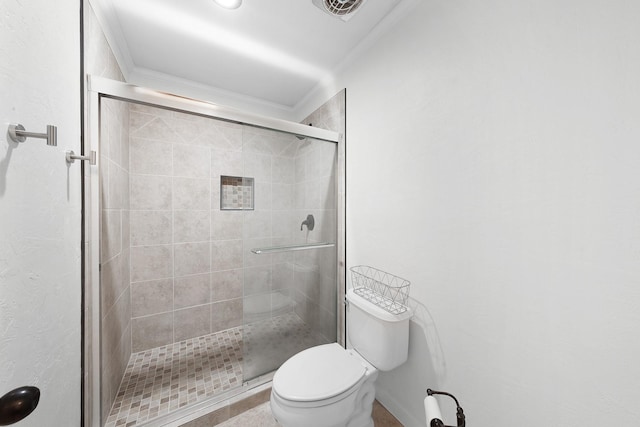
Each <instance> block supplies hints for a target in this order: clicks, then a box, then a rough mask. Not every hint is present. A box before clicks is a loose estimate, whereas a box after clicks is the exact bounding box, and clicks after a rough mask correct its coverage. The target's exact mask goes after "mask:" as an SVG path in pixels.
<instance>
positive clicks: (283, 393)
mask: <svg viewBox="0 0 640 427" xmlns="http://www.w3.org/2000/svg"><path fill="white" fill-rule="evenodd" d="M365 373H366V368H365V367H364V365H363V364H362V363H360V361H359V360H358V359H357V358H356V357H354V356H352V355H350V354H349V353H348V352H347V351H346V350H345V349H344V348H343V347H342V346H340V345H339V344H337V343H333V344H325V345H319V346H316V347H312V348H309V349H307V350H304V351H301V352H300V353H298V354H296V355H295V356H293V357H291V358H290V359H289V360H287V361H286V362H284V363H283V364H282V366H281V367H280V369H278V371H277V372H276V374H275V375H274V377H273V389H274V391H275V392H276V393H277V394H278V395H279V396H280V397H282V398H284V399H287V400H292V401H297V402H311V401H317V400H324V399H329V398H332V397H334V396H337V395H339V394H341V393H343V392H345V391H347V390H348V389H350V388H351V387H353V386H354V385H356V384H357V383H358V381H360V379H361V378H362V377H364V375H365Z"/></svg>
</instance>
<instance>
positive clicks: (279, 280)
mask: <svg viewBox="0 0 640 427" xmlns="http://www.w3.org/2000/svg"><path fill="white" fill-rule="evenodd" d="M292 287H293V264H292V263H279V264H274V265H273V279H272V282H271V289H273V290H277V289H291V288H292Z"/></svg>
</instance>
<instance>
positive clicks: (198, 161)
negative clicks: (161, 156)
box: [173, 145, 211, 179]
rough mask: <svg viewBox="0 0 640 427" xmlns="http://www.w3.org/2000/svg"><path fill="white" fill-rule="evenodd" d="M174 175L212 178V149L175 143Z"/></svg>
mask: <svg viewBox="0 0 640 427" xmlns="http://www.w3.org/2000/svg"><path fill="white" fill-rule="evenodd" d="M173 175H174V176H180V177H189V178H205V179H210V178H211V149H210V148H209V147H200V146H194V145H174V146H173Z"/></svg>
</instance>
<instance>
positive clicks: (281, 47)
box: [91, 0, 403, 111]
mask: <svg viewBox="0 0 640 427" xmlns="http://www.w3.org/2000/svg"><path fill="white" fill-rule="evenodd" d="M402 2H403V0H366V1H365V2H364V4H362V5H361V7H360V8H359V10H358V11H356V12H355V13H354V14H353V16H352V17H351V19H350V20H349V21H348V22H343V21H342V20H340V19H337V18H335V17H333V16H331V15H328V14H327V13H325V12H323V11H321V10H320V9H318V8H317V7H316V6H315V5H314V4H313V3H312V0H244V1H243V4H242V6H241V7H240V8H239V9H236V10H225V9H223V8H221V7H220V6H218V5H216V4H215V3H214V2H213V0H182V1H179V0H91V4H92V6H93V8H94V10H95V12H96V15H97V16H98V19H99V21H100V23H101V25H102V27H103V29H104V31H105V34H106V36H107V39H108V40H109V43H110V45H111V47H112V49H113V51H114V54H115V55H116V58H117V60H118V62H119V64H120V67H121V68H122V71H123V73H124V75H125V77H126V79H127V81H129V82H131V83H134V84H141V85H146V86H151V87H155V88H158V89H166V88H171V89H172V90H173V91H175V92H176V93H179V94H181V93H182V94H186V95H189V96H193V92H194V90H200V91H202V93H206V94H207V95H208V97H209V98H211V97H212V96H213V97H215V96H216V95H218V97H219V98H220V97H221V98H222V99H225V100H228V99H231V98H237V99H243V100H244V101H245V102H254V103H258V104H264V105H269V106H271V107H273V108H278V109H281V110H283V111H287V110H288V111H293V110H294V109H295V107H296V105H297V104H299V103H300V102H301V101H302V100H303V99H304V98H305V96H306V95H308V94H309V93H310V92H311V91H312V89H314V87H316V86H317V85H318V84H319V83H320V82H321V81H323V80H324V79H328V78H330V76H331V74H332V71H333V70H335V69H336V67H338V66H339V64H340V63H341V62H342V61H343V60H344V59H345V58H347V57H348V56H349V54H350V52H352V51H353V50H354V49H355V48H356V47H357V46H358V45H359V44H360V43H361V42H363V41H364V40H365V39H366V38H367V36H368V35H369V34H371V32H372V30H373V29H374V28H376V26H378V25H379V24H380V23H381V22H382V21H383V20H384V18H385V17H387V16H388V15H389V14H390V13H391V12H392V11H393V9H394V8H396V6H398V5H399V4H400V3H402ZM204 97H207V96H204Z"/></svg>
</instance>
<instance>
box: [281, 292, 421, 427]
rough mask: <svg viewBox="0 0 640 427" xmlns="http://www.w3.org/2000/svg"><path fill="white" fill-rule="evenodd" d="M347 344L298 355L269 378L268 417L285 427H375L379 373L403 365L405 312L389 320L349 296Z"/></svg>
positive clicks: (355, 296)
mask: <svg viewBox="0 0 640 427" xmlns="http://www.w3.org/2000/svg"><path fill="white" fill-rule="evenodd" d="M346 300H347V341H348V343H349V344H350V347H352V348H349V349H345V348H343V347H342V346H341V345H340V344H338V343H332V344H324V345H319V346H316V347H312V348H309V349H307V350H304V351H301V352H300V353H298V354H296V355H294V356H292V357H291V358H290V359H289V360H287V361H286V362H284V363H283V364H282V366H281V367H280V369H278V370H277V371H276V373H275V375H274V377H273V383H272V388H271V411H272V413H273V416H274V417H275V418H276V420H278V422H279V423H280V424H281V425H282V426H283V427H302V426H304V427H373V419H372V418H371V410H372V405H373V400H374V399H375V381H376V378H377V377H378V371H390V370H392V369H394V368H396V367H398V366H400V365H402V364H403V363H404V362H405V361H406V360H407V354H408V349H409V319H410V318H411V316H412V314H413V313H412V312H411V310H410V309H409V308H407V309H406V311H405V312H404V313H402V314H391V313H389V312H387V311H386V310H384V309H383V308H381V307H379V306H377V305H375V304H373V303H371V302H369V301H368V300H366V299H364V298H363V297H361V296H359V295H358V294H356V293H355V292H354V290H353V289H351V290H349V291H348V292H347V297H346Z"/></svg>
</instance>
